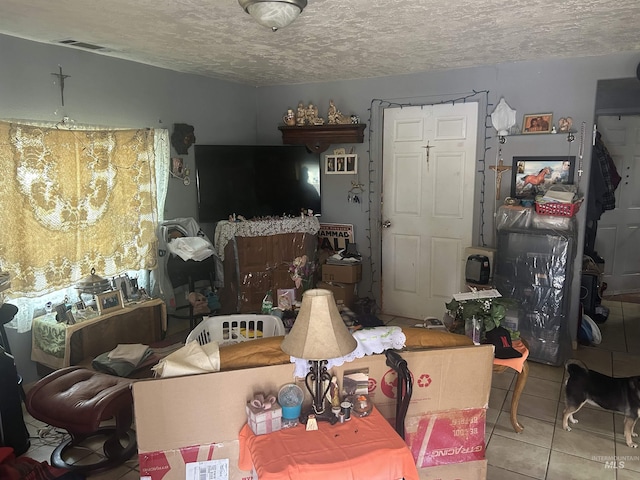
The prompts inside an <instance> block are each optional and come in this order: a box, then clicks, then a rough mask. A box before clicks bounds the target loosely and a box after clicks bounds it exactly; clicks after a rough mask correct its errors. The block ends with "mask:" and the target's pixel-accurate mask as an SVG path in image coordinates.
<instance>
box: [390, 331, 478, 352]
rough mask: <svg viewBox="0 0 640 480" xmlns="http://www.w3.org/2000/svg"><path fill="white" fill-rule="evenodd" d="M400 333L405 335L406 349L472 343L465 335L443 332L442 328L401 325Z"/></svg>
mask: <svg viewBox="0 0 640 480" xmlns="http://www.w3.org/2000/svg"><path fill="white" fill-rule="evenodd" d="M402 333H404V335H405V337H407V340H406V343H405V348H407V349H408V350H411V349H420V348H445V347H460V346H465V345H473V340H471V339H470V338H469V337H467V336H466V335H460V334H458V333H450V332H443V331H442V330H433V329H430V328H423V327H402Z"/></svg>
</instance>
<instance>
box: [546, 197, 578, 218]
mask: <svg viewBox="0 0 640 480" xmlns="http://www.w3.org/2000/svg"><path fill="white" fill-rule="evenodd" d="M580 205H582V200H580V201H579V202H574V203H555V202H544V203H538V202H536V213H539V214H540V215H556V216H558V217H573V216H574V215H575V214H576V213H578V210H580Z"/></svg>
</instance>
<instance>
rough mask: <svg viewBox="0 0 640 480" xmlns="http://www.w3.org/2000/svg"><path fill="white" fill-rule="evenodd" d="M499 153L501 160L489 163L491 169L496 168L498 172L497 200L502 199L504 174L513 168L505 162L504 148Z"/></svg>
mask: <svg viewBox="0 0 640 480" xmlns="http://www.w3.org/2000/svg"><path fill="white" fill-rule="evenodd" d="M498 155H499V157H500V161H499V162H498V164H497V165H489V168H490V169H491V170H495V172H496V200H500V186H501V185H502V174H503V173H504V172H506V171H508V170H511V167H509V166H507V165H505V164H504V162H503V160H502V149H500V150H499V151H498Z"/></svg>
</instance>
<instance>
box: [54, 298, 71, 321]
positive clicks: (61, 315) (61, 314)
mask: <svg viewBox="0 0 640 480" xmlns="http://www.w3.org/2000/svg"><path fill="white" fill-rule="evenodd" d="M54 310H55V311H56V321H57V322H58V323H66V324H67V325H73V324H74V323H76V319H75V317H74V316H73V313H71V310H67V305H66V304H64V303H60V304H58V305H56V306H55V307H54Z"/></svg>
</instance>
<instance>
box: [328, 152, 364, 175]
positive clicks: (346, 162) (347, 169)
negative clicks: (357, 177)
mask: <svg viewBox="0 0 640 480" xmlns="http://www.w3.org/2000/svg"><path fill="white" fill-rule="evenodd" d="M324 158H325V169H324V173H327V174H330V175H331V174H349V175H353V174H356V173H358V155H357V154H355V153H346V154H338V155H325V156H324Z"/></svg>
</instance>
